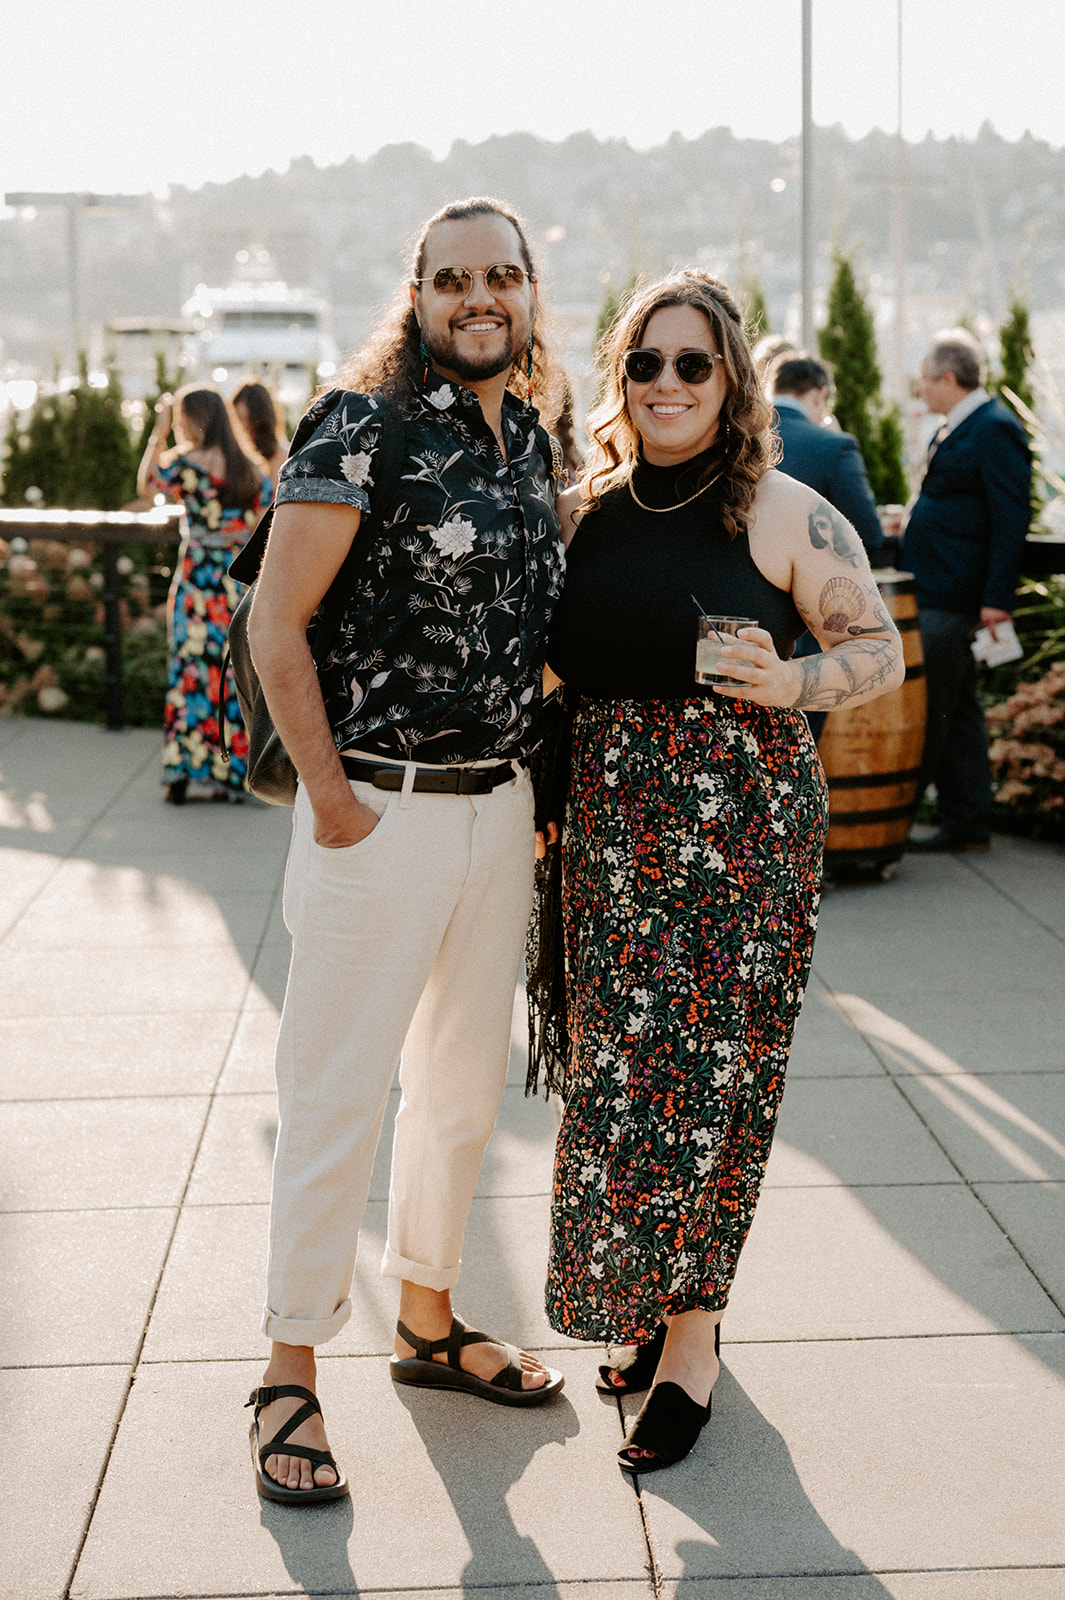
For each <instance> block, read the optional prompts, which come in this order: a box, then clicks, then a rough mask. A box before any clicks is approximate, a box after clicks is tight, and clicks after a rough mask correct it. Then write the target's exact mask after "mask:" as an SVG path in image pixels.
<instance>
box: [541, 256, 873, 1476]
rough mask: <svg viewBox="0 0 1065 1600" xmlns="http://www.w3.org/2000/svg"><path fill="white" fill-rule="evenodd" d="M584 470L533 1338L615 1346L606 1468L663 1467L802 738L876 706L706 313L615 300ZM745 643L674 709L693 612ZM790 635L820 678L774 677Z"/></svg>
mask: <svg viewBox="0 0 1065 1600" xmlns="http://www.w3.org/2000/svg"><path fill="white" fill-rule="evenodd" d="M604 366H605V370H606V372H607V381H606V396H605V399H604V400H603V402H602V403H601V405H600V406H599V407H598V408H597V410H596V411H595V412H594V413H593V414H592V416H591V417H590V418H589V434H590V437H591V439H592V441H593V445H594V446H595V447H596V449H597V451H598V458H597V459H595V461H594V465H593V467H592V469H591V471H590V473H589V475H588V476H587V477H586V479H585V480H584V482H583V483H582V485H581V486H580V487H578V488H577V489H573V490H570V491H568V492H567V493H566V494H565V495H563V497H562V500H561V502H560V506H561V510H562V514H563V538H564V541H565V543H566V545H567V551H568V553H567V569H566V586H565V589H564V591H563V596H562V599H561V601H560V603H559V606H558V608H557V610H556V612H555V620H554V622H553V625H552V632H551V637H550V643H549V647H548V660H549V663H550V665H551V667H552V669H553V670H554V671H555V673H557V675H558V676H559V677H560V678H562V679H564V680H565V682H566V684H567V695H568V696H570V697H573V696H579V700H578V710H577V714H576V720H575V728H574V743H573V768H572V780H571V788H570V799H569V806H568V813H567V819H566V831H565V846H564V851H565V854H564V870H565V887H564V895H565V901H564V905H565V920H566V928H567V936H566V937H567V986H568V1002H569V1028H570V1037H571V1041H572V1058H571V1062H570V1077H569V1088H568V1098H567V1103H566V1109H565V1114H564V1117H563V1122H562V1127H561V1130H560V1134H559V1141H558V1151H557V1157H556V1166H555V1180H554V1197H553V1211H552V1237H551V1258H550V1265H549V1274H548V1285H547V1312H548V1316H549V1319H550V1321H551V1323H552V1325H553V1326H554V1327H555V1328H557V1329H559V1330H560V1331H562V1332H564V1333H566V1334H569V1335H570V1336H572V1337H574V1338H578V1339H588V1340H597V1341H598V1340H604V1341H609V1342H613V1343H633V1342H635V1345H636V1349H635V1351H634V1352H633V1353H632V1354H630V1356H629V1357H628V1359H627V1360H625V1361H622V1362H620V1363H619V1364H618V1365H617V1366H616V1367H604V1368H602V1369H601V1372H602V1381H603V1387H604V1389H606V1390H607V1391H610V1392H614V1393H618V1394H624V1393H631V1392H633V1391H637V1390H643V1389H647V1388H649V1387H651V1386H652V1385H653V1387H651V1394H650V1396H649V1398H648V1400H647V1402H646V1403H645V1405H644V1408H643V1410H642V1411H641V1413H640V1415H639V1417H638V1418H637V1420H636V1423H635V1425H634V1427H633V1428H632V1430H631V1431H630V1433H629V1435H628V1437H627V1439H626V1442H625V1446H624V1448H623V1449H622V1450H621V1452H620V1454H619V1461H620V1463H621V1466H622V1467H623V1468H624V1469H625V1470H626V1471H628V1472H631V1473H637V1472H650V1471H655V1470H657V1469H658V1468H660V1467H665V1466H669V1465H670V1464H671V1463H672V1462H674V1461H677V1460H679V1459H680V1458H681V1457H682V1456H684V1455H686V1454H687V1452H688V1451H689V1450H690V1449H691V1447H692V1445H693V1444H694V1443H695V1440H696V1438H697V1436H698V1433H699V1430H700V1428H701V1427H702V1425H703V1423H704V1422H705V1421H706V1419H707V1417H708V1416H709V1413H710V1394H711V1390H712V1388H713V1385H714V1382H715V1380H716V1378H717V1374H718V1370H719V1368H718V1360H717V1353H716V1347H717V1342H718V1328H717V1325H718V1323H719V1321H720V1319H721V1314H722V1312H723V1310H724V1308H725V1305H726V1303H727V1300H728V1295H729V1288H730V1286H731V1283H732V1278H733V1275H734V1273H735V1270H736V1264H737V1259H738V1256H739V1252H740V1249H741V1247H742V1244H743V1241H744V1239H745V1238H746V1235H747V1231H748V1229H749V1227H750V1224H751V1219H752V1216H753V1213H754V1207H755V1202H756V1200H757V1197H758V1191H759V1187H760V1184H761V1180H762V1175H763V1173H764V1170H765V1165H766V1161H767V1159H768V1156H769V1147H770V1142H771V1139H772V1135H773V1127H774V1122H775V1119H776V1113H777V1108H778V1105H779V1102H780V1096H781V1093H782V1090H783V1084H784V1071H785V1067H786V1064H787V1057H788V1051H789V1048H790V1043H791V1035H792V1029H793V1026H794V1022H795V1018H796V1016H797V1014H798V1011H799V1007H800V1005H801V1002H802V994H803V987H804V984H805V982H806V977H807V974H808V971H809V965H810V955H811V949H812V943H813V933H814V924H815V917H816V908H817V901H818V894H819V888H820V879H821V854H822V846H823V839H824V833H825V826H826V802H825V789H824V778H823V774H822V771H821V767H820V763H819V761H818V758H817V753H816V750H815V748H814V744H813V740H812V739H811V737H810V733H809V728H808V726H807V722H806V718H805V716H804V714H803V713H804V711H805V710H808V709H812V708H817V709H827V708H831V707H836V706H842V705H854V704H857V703H859V702H861V701H863V700H869V699H872V698H873V697H874V696H876V695H878V694H882V693H883V692H884V691H885V690H888V689H891V688H894V687H896V686H897V685H898V684H899V683H901V681H902V676H903V667H902V649H901V645H900V642H899V638H898V635H897V633H896V632H895V629H894V627H893V625H892V623H891V620H890V618H889V617H888V615H887V613H886V611H885V610H884V607H883V605H882V604H881V602H880V599H879V596H878V594H877V590H876V586H875V584H874V583H873V581H872V578H871V576H870V573H869V568H868V564H867V562H866V558H865V555H864V552H863V550H862V547H861V544H860V542H859V540H858V538H857V536H856V535H855V533H854V532H853V530H852V529H851V527H850V525H849V524H848V523H847V522H845V521H844V519H843V518H842V517H840V516H839V515H838V514H837V513H836V512H835V511H833V509H832V508H831V507H830V506H828V505H827V504H826V503H825V502H824V501H823V500H820V499H819V497H818V496H817V495H816V494H814V493H813V492H812V491H811V490H809V489H807V488H806V487H804V486H803V485H801V484H799V483H796V482H795V481H793V480H792V479H790V478H787V477H785V476H784V475H783V474H782V473H779V472H776V471H774V470H773V468H772V460H773V453H774V452H773V440H772V437H771V435H770V433H769V416H770V413H769V408H768V406H767V404H766V402H765V400H764V399H763V397H762V394H761V391H760V388H759V383H758V378H757V375H756V372H755V369H754V366H753V363H752V359H751V353H750V350H749V348H748V345H747V341H746V338H745V336H744V333H743V326H742V319H741V316H740V313H739V310H738V308H737V306H736V304H735V302H734V300H733V299H732V296H731V295H730V293H729V291H728V290H727V289H726V288H725V286H724V285H723V284H721V283H719V282H717V281H716V280H715V279H713V278H709V277H706V276H705V275H703V274H702V273H698V272H684V273H681V274H679V275H678V276H676V277H672V278H668V279H666V280H664V281H663V282H661V283H657V284H654V285H652V286H651V287H649V288H646V289H644V290H642V291H637V292H636V293H635V295H634V296H633V298H632V299H631V300H630V301H629V302H628V304H627V306H626V307H625V308H623V310H622V312H621V314H620V316H619V319H618V321H617V322H616V324H615V326H614V328H613V329H612V330H611V332H610V333H609V334H608V335H607V341H606V348H605V361H604ZM701 612H702V613H705V614H707V615H712V614H717V615H721V616H738V617H753V618H757V619H758V626H756V627H744V628H742V629H741V630H740V632H739V635H738V637H737V638H736V639H734V640H732V641H730V642H729V644H728V645H727V646H726V647H725V648H724V650H723V654H722V669H723V670H725V671H727V672H728V674H729V679H730V682H729V683H728V684H714V685H706V686H704V685H701V684H698V683H696V682H695V679H694V665H695V647H696V637H697V630H698V617H699V614H700V613H701ZM805 627H810V628H812V629H813V631H814V632H815V634H816V635H817V638H818V640H819V641H820V643H821V645H822V648H823V650H824V651H825V654H823V655H820V656H815V657H807V658H804V659H802V660H799V661H796V660H791V659H790V656H791V651H792V646H793V644H794V641H795V639H796V637H797V636H798V635H799V634H800V633H801V632H802V631H803V629H804V628H805Z"/></svg>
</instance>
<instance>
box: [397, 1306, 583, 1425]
mask: <svg viewBox="0 0 1065 1600" xmlns="http://www.w3.org/2000/svg"><path fill="white" fill-rule="evenodd" d="M396 1332H397V1333H398V1334H399V1336H400V1338H401V1339H405V1340H406V1342H407V1344H409V1345H413V1346H414V1349H415V1352H416V1354H415V1355H413V1356H404V1357H402V1358H400V1357H399V1356H393V1357H392V1360H391V1361H390V1363H389V1370H390V1372H391V1374H392V1382H393V1383H409V1384H411V1385H413V1387H414V1388H416V1389H461V1390H463V1391H464V1392H465V1393H466V1394H476V1395H480V1397H481V1399H482V1400H492V1401H494V1402H495V1403H496V1405H501V1406H538V1405H541V1404H542V1403H543V1402H544V1401H545V1400H550V1399H551V1397H552V1395H556V1394H558V1392H559V1391H560V1389H561V1388H562V1384H563V1382H564V1379H563V1377H562V1374H561V1373H560V1372H553V1371H552V1370H551V1369H550V1368H549V1367H548V1368H546V1369H545V1370H546V1372H547V1381H546V1382H545V1383H543V1384H541V1386H540V1387H539V1388H538V1389H524V1388H522V1366H521V1351H520V1350H518V1349H516V1348H515V1346H514V1345H512V1344H507V1343H506V1341H505V1340H503V1339H494V1338H493V1337H492V1335H491V1334H490V1333H478V1332H477V1330H476V1329H474V1328H467V1326H466V1324H465V1323H464V1322H463V1321H462V1318H461V1317H455V1318H453V1319H452V1323H451V1332H450V1333H449V1334H448V1336H447V1338H446V1339H419V1338H418V1335H417V1334H416V1333H411V1331H410V1329H409V1328H406V1327H404V1325H403V1323H402V1322H397V1323H396ZM468 1344H498V1345H502V1347H503V1349H504V1350H505V1351H506V1353H507V1364H506V1366H505V1367H504V1368H503V1370H502V1372H497V1373H496V1375H495V1377H494V1378H478V1377H477V1376H476V1374H475V1373H473V1372H464V1371H463V1369H462V1366H461V1362H460V1351H461V1350H462V1348H463V1346H464V1345H468ZM444 1350H446V1351H447V1363H446V1364H445V1363H444V1362H443V1361H434V1360H433V1357H434V1355H437V1354H438V1353H439V1352H441V1351H444Z"/></svg>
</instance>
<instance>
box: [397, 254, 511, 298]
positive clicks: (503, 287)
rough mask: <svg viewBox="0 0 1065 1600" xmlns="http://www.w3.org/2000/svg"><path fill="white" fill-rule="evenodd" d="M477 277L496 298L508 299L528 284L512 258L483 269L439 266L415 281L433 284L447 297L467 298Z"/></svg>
mask: <svg viewBox="0 0 1065 1600" xmlns="http://www.w3.org/2000/svg"><path fill="white" fill-rule="evenodd" d="M474 278H483V279H484V286H485V288H486V289H487V290H488V293H489V294H490V295H493V296H494V297H495V298H496V299H497V300H509V299H510V297H511V296H512V295H516V294H517V293H518V292H519V291H520V290H521V289H522V288H523V286H524V284H525V273H524V272H523V271H522V269H521V267H516V266H515V265H514V263H513V261H500V262H498V263H497V264H496V265H495V266H494V267H486V268H485V269H484V271H483V272H480V271H477V270H476V269H475V270H474V271H473V272H471V271H470V269H469V268H468V267H440V268H439V270H438V271H436V272H434V273H433V275H432V277H431V278H415V280H414V281H415V283H431V284H432V286H433V288H434V289H435V290H436V292H437V294H438V295H441V296H442V297H443V299H445V300H465V298H466V296H467V295H468V294H469V292H470V290H471V289H472V288H473V280H474Z"/></svg>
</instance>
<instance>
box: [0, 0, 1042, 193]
mask: <svg viewBox="0 0 1065 1600" xmlns="http://www.w3.org/2000/svg"><path fill="white" fill-rule="evenodd" d="M902 5H903V19H904V21H903V32H904V40H903V126H904V131H905V133H906V136H907V137H908V138H920V137H922V136H923V135H924V134H925V132H926V131H927V130H929V129H931V130H932V131H933V132H935V133H936V134H940V135H944V134H958V135H964V136H971V135H972V134H974V133H975V132H976V130H977V129H978V127H979V126H980V124H981V122H983V121H984V119H985V118H986V119H988V120H989V121H990V122H991V123H992V124H993V125H994V127H995V128H996V129H997V130H998V132H999V133H1001V134H1002V135H1003V136H1004V137H1006V138H1017V137H1019V136H1020V135H1021V134H1022V133H1023V132H1024V131H1025V129H1030V130H1031V131H1032V132H1033V133H1034V134H1035V135H1036V136H1037V137H1039V138H1043V139H1046V140H1048V141H1049V142H1050V143H1051V144H1054V145H1056V146H1062V145H1065V0H1012V3H1011V4H1008V5H1005V6H1004V5H1002V4H1001V0H902ZM813 17H814V33H813V61H814V72H813V84H814V88H813V110H814V118H815V121H817V122H819V123H824V124H827V123H836V122H839V123H842V124H843V126H844V127H845V128H846V129H847V131H848V132H849V133H851V134H854V135H860V134H862V133H865V132H866V131H867V130H868V129H869V128H871V127H881V128H887V129H893V128H894V126H895V115H896V72H895V66H896V32H895V29H896V3H895V0H813ZM800 19H801V5H800V0H674V3H673V4H672V5H668V6H667V5H656V4H649V3H648V0H605V3H604V0H532V3H531V4H527V5H516V4H514V0H497V3H495V4H493V3H492V0H476V3H473V0H471V3H468V4H461V3H456V0H328V3H326V4H313V3H310V0H183V3H182V4H180V5H177V4H162V3H160V0H48V4H47V5H45V6H35V5H31V4H29V3H27V0H0V191H7V190H37V189H40V190H55V189H59V190H71V189H89V190H97V191H116V192H136V191H139V190H144V189H149V188H151V189H156V190H160V191H161V190H163V189H165V188H166V186H167V185H168V184H170V183H183V184H187V185H190V186H196V185H199V184H201V183H203V182H205V181H208V180H215V181H224V180H226V179H228V178H232V177H235V176H237V175H239V174H240V173H242V172H250V173H259V172H262V171H263V170H265V169H266V168H268V167H275V168H278V169H284V168H285V167H286V166H287V165H288V163H289V161H290V160H291V159H293V158H294V157H296V156H300V155H311V156H313V157H314V159H315V161H317V162H318V163H319V165H327V164H330V163H332V162H337V161H342V160H344V159H345V158H346V157H347V156H349V155H356V156H360V157H364V156H367V155H369V154H371V153H372V152H373V151H374V150H377V149H379V148H380V146H381V145H383V144H390V143H395V142H398V141H401V140H412V141H414V142H415V143H418V144H422V145H425V146H427V147H428V148H429V149H430V150H432V151H433V153H434V154H435V155H438V156H440V155H444V154H445V153H446V152H447V150H448V148H449V146H450V145H451V142H452V141H453V140H454V139H456V138H462V139H467V140H470V141H471V142H478V141H480V140H482V139H485V138H487V137H488V136H489V135H491V134H502V133H510V132H513V131H515V130H526V131H528V132H532V133H536V134H540V135H542V136H544V137H545V138H549V139H562V138H565V137H566V135H567V134H569V133H573V132H576V131H578V130H581V129H585V128H590V129H591V130H592V132H593V133H595V134H597V135H599V136H601V137H608V136H609V137H619V138H626V139H628V141H629V142H630V143H631V144H633V145H635V146H637V147H640V148H645V147H648V146H651V145H655V144H659V143H661V142H662V141H663V140H664V139H666V138H668V136H669V135H670V133H672V132H673V131H674V130H679V131H680V132H681V133H683V134H685V135H686V136H689V137H690V136H694V135H697V134H699V133H702V132H703V131H704V130H706V129H707V128H711V127H716V126H721V125H725V126H729V127H731V128H732V129H733V130H734V131H735V133H736V134H737V135H740V136H743V137H759V138H765V139H772V140H778V139H782V138H784V137H786V136H787V135H789V134H792V133H794V132H796V131H797V129H798V127H799V124H800V114H801V89H800V66H801V51H800Z"/></svg>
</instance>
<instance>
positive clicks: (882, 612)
mask: <svg viewBox="0 0 1065 1600" xmlns="http://www.w3.org/2000/svg"><path fill="white" fill-rule="evenodd" d="M873 616H874V617H875V618H876V621H877V626H876V627H875V628H848V629H847V632H848V633H849V634H850V635H851V637H852V638H856V637H857V636H858V635H859V634H862V633H893V632H894V629H893V627H892V623H891V618H890V617H889V616H888V614H887V609H886V607H885V606H884V604H883V602H882V601H880V600H878V601H877V603H876V605H875V606H874V607H873Z"/></svg>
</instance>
